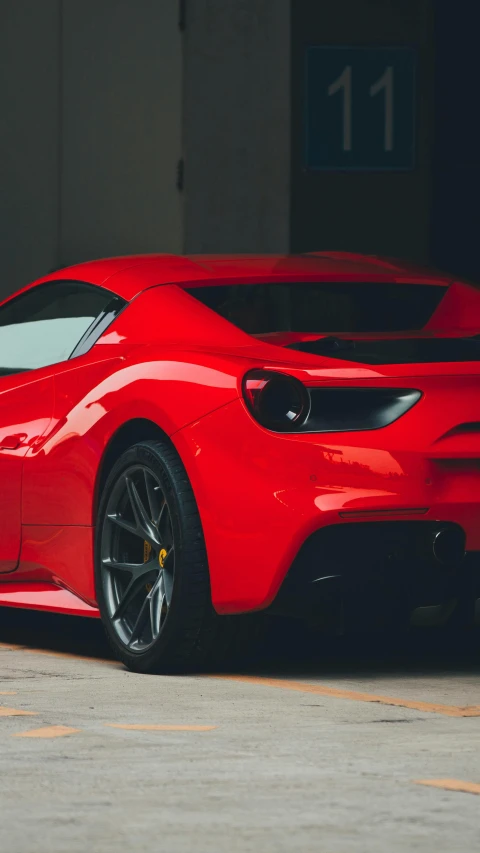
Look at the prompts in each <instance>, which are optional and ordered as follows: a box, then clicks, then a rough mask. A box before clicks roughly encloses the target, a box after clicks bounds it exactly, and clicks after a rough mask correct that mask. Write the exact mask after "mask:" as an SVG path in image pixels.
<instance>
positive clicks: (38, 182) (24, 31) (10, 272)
mask: <svg viewBox="0 0 480 853" xmlns="http://www.w3.org/2000/svg"><path fill="white" fill-rule="evenodd" d="M58 12H59V2H58V0H41V2H38V0H0V62H1V82H0V104H1V111H0V116H1V118H0V258H1V261H2V275H1V277H0V298H1V297H3V296H6V295H7V294H8V293H10V292H11V291H13V290H15V289H16V288H17V287H19V286H20V285H21V284H24V283H26V282H28V281H29V280H30V279H32V278H34V277H35V276H37V275H40V274H41V273H43V272H46V271H47V270H48V269H49V268H50V267H52V266H53V265H54V264H55V263H56V258H57V250H58V138H59V137H58V58H59V14H58Z"/></svg>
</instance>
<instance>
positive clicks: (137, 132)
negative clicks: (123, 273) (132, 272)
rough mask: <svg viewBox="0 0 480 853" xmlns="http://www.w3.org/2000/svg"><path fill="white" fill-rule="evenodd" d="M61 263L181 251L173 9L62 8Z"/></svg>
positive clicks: (95, 4)
mask: <svg viewBox="0 0 480 853" xmlns="http://www.w3.org/2000/svg"><path fill="white" fill-rule="evenodd" d="M62 70H63V101H62V103H63V107H62V125H63V140H62V148H63V164H62V166H63V168H62V216H61V220H62V232H61V244H62V256H61V261H62V262H63V263H71V262H75V261H79V260H83V259H85V258H87V257H101V256H105V255H115V254H129V253H130V252H155V251H160V252H178V251H181V247H182V210H181V196H180V194H179V193H178V191H177V189H176V185H175V180H176V165H177V161H178V159H179V157H180V155H181V136H180V134H181V75H182V54H181V33H180V31H179V29H178V3H177V0H161V2H159V0H139V1H138V0H81V2H78V0H65V2H64V4H63V53H62Z"/></svg>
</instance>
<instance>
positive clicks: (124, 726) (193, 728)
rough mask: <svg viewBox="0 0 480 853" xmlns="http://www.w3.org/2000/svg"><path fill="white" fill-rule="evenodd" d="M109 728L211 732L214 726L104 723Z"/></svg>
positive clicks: (139, 730)
mask: <svg viewBox="0 0 480 853" xmlns="http://www.w3.org/2000/svg"><path fill="white" fill-rule="evenodd" d="M105 725H106V726H108V727H109V728H111V729H129V730H132V731H136V732H211V731H212V730H213V729H216V728H217V727H216V726H167V725H157V724H153V725H148V724H146V725H143V723H105Z"/></svg>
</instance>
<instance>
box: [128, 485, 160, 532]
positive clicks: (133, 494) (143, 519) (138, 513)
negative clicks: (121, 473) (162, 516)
mask: <svg viewBox="0 0 480 853" xmlns="http://www.w3.org/2000/svg"><path fill="white" fill-rule="evenodd" d="M125 483H126V486H127V492H128V497H129V499H130V504H131V507H132V510H133V515H134V518H135V521H136V525H137V532H138V534H139V535H140V536H143V538H144V539H146V540H147V542H149V543H150V545H158V537H157V534H156V530H155V527H154V526H153V524H152V522H151V521H150V519H149V517H148V513H147V512H146V510H145V507H144V505H143V503H142V499H141V497H140V495H139V493H138V490H137V487H136V485H135V483H134V482H133V480H132V479H131V478H130V477H128V476H126V477H125Z"/></svg>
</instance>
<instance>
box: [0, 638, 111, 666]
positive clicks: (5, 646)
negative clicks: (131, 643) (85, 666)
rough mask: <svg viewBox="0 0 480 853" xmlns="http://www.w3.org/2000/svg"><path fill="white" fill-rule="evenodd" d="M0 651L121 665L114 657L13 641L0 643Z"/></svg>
mask: <svg viewBox="0 0 480 853" xmlns="http://www.w3.org/2000/svg"><path fill="white" fill-rule="evenodd" d="M0 651H7V652H28V653H29V654H32V655H47V656H48V657H52V658H73V659H74V660H85V661H93V662H94V663H109V664H111V665H113V666H123V664H122V663H120V661H117V660H115V659H114V658H96V657H92V656H91V655H81V654H75V653H74V652H57V651H55V649H35V648H33V647H30V646H20V645H15V644H13V643H0Z"/></svg>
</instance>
